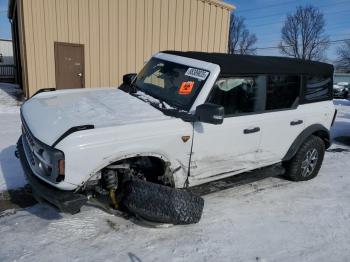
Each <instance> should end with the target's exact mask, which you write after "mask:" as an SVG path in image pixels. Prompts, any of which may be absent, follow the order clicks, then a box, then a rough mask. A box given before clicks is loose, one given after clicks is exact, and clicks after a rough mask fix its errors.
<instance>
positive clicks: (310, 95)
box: [305, 76, 332, 102]
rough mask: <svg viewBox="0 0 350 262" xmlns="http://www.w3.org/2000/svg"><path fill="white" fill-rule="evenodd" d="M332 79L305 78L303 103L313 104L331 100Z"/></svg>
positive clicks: (319, 77)
mask: <svg viewBox="0 0 350 262" xmlns="http://www.w3.org/2000/svg"><path fill="white" fill-rule="evenodd" d="M331 90H332V78H331V77H324V76H306V84H305V101H306V102H313V101H320V100H328V99H331V97H332V95H331Z"/></svg>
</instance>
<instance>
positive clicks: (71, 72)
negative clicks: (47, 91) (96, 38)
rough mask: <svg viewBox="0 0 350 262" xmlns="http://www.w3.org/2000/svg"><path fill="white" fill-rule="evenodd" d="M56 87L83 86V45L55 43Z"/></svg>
mask: <svg viewBox="0 0 350 262" xmlns="http://www.w3.org/2000/svg"><path fill="white" fill-rule="evenodd" d="M55 67H56V89H68V88H83V87H84V46H83V45H80V44H70V43H59V42H56V43H55Z"/></svg>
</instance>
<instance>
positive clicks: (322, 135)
mask: <svg viewBox="0 0 350 262" xmlns="http://www.w3.org/2000/svg"><path fill="white" fill-rule="evenodd" d="M312 135H314V136H318V137H319V138H321V139H322V140H323V142H324V144H325V147H326V149H327V148H329V147H330V145H331V142H330V138H329V133H328V132H326V131H324V130H318V131H316V132H314V133H312Z"/></svg>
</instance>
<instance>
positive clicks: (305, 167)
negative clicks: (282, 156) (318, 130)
mask: <svg viewBox="0 0 350 262" xmlns="http://www.w3.org/2000/svg"><path fill="white" fill-rule="evenodd" d="M324 153H325V144H324V142H323V140H322V139H321V138H319V137H317V136H310V137H309V138H308V139H307V140H306V141H305V142H304V144H302V145H301V147H300V148H299V150H298V152H297V153H296V154H295V156H294V157H293V158H292V159H291V160H290V161H288V162H286V163H284V166H285V168H286V173H285V176H286V177H287V178H288V179H290V180H293V181H306V180H310V179H312V178H314V177H315V176H317V174H318V172H319V170H320V168H321V165H322V162H323V157H324Z"/></svg>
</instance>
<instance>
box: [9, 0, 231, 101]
mask: <svg viewBox="0 0 350 262" xmlns="http://www.w3.org/2000/svg"><path fill="white" fill-rule="evenodd" d="M233 8H234V7H233V6H232V5H229V4H226V3H224V2H222V1H218V0H9V13H8V16H9V18H10V20H11V22H12V31H13V32H12V33H13V39H14V50H15V61H16V64H17V67H18V70H17V74H18V79H19V80H20V84H21V85H22V86H23V90H24V92H25V94H26V96H31V95H33V94H34V93H35V92H36V91H37V90H39V89H42V88H50V87H54V88H57V89H63V88H81V87H106V86H119V84H121V79H122V76H123V75H124V74H125V73H131V72H137V71H138V70H139V69H140V68H141V67H142V66H143V64H144V61H146V60H147V59H148V58H149V57H150V56H151V55H152V54H154V53H156V52H158V51H160V50H183V51H185V50H197V51H208V52H226V51H227V41H228V27H229V18H230V11H231V10H233Z"/></svg>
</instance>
